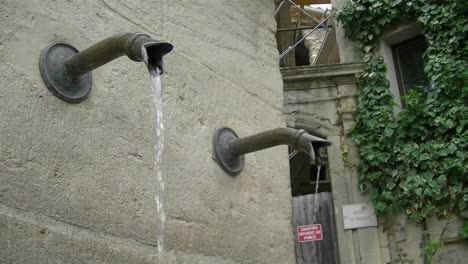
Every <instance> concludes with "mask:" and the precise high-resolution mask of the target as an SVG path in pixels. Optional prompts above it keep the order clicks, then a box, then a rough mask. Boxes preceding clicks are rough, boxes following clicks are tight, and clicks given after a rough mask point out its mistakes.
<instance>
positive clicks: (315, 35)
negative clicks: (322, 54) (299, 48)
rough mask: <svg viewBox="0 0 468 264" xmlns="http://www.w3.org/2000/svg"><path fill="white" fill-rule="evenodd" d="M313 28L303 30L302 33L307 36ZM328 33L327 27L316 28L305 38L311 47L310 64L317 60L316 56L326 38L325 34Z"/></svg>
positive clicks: (305, 42) (308, 46)
mask: <svg viewBox="0 0 468 264" xmlns="http://www.w3.org/2000/svg"><path fill="white" fill-rule="evenodd" d="M311 31H312V30H311V29H308V30H302V31H301V35H302V37H303V36H306V35H307V34H309V33H310V32H311ZM326 33H327V30H326V29H316V30H315V31H314V32H312V33H311V34H310V35H309V36H307V38H306V39H305V40H304V44H305V46H306V47H307V48H308V49H309V60H310V64H311V65H313V64H314V62H315V58H316V57H317V55H318V53H319V51H320V47H321V45H322V42H323V40H324V39H325V35H326Z"/></svg>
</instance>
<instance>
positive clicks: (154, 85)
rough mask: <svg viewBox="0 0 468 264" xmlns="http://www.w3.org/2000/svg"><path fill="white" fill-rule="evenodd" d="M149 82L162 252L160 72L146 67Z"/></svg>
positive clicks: (163, 217) (162, 193)
mask: <svg viewBox="0 0 468 264" xmlns="http://www.w3.org/2000/svg"><path fill="white" fill-rule="evenodd" d="M148 69H149V73H150V81H151V92H152V97H153V107H154V109H155V112H156V113H155V114H156V120H155V121H156V122H155V133H156V142H155V144H154V153H155V154H154V169H155V170H156V188H157V190H156V196H155V200H156V210H157V212H158V237H157V243H158V251H159V254H161V253H163V251H164V225H165V222H166V212H165V211H164V203H163V201H164V197H163V196H164V180H163V178H162V174H161V168H160V166H161V157H162V151H163V148H164V125H163V113H162V95H161V94H162V86H161V75H160V70H159V69H158V68H157V67H148Z"/></svg>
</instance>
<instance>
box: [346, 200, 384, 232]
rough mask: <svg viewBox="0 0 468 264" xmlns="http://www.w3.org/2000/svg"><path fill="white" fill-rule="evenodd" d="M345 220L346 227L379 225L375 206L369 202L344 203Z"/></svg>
mask: <svg viewBox="0 0 468 264" xmlns="http://www.w3.org/2000/svg"><path fill="white" fill-rule="evenodd" d="M343 220H344V228H345V229H355V228H362V227H370V226H377V216H376V215H375V212H374V207H372V206H371V205H369V204H350V205H343Z"/></svg>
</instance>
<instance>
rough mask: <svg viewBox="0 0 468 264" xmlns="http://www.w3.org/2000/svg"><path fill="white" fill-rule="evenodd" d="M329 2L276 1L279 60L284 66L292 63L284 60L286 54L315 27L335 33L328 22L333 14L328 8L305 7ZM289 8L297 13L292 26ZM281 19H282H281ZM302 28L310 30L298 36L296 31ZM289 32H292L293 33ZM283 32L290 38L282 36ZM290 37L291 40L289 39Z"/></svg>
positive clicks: (312, 0) (298, 31) (306, 0)
mask: <svg viewBox="0 0 468 264" xmlns="http://www.w3.org/2000/svg"><path fill="white" fill-rule="evenodd" d="M329 3H330V0H280V1H278V2H276V11H275V17H276V18H277V20H278V29H277V34H278V35H277V40H278V48H279V51H280V55H279V59H280V61H281V62H283V64H286V66H293V65H291V64H294V63H291V62H289V63H288V62H286V61H285V60H284V59H285V58H286V55H288V54H289V53H290V52H291V51H293V50H295V48H296V47H297V46H298V45H299V44H301V43H302V42H303V41H304V40H305V39H307V37H309V36H310V35H311V34H313V33H314V32H316V30H317V29H325V30H326V31H327V34H335V33H334V31H333V28H332V26H331V24H330V23H329V21H330V20H331V19H330V18H332V17H333V15H334V12H333V11H330V10H328V9H325V10H323V11H322V10H320V11H318V10H317V9H310V8H306V5H309V4H329ZM291 8H292V10H294V11H296V12H297V13H298V16H297V21H296V23H295V24H294V26H292V22H291V13H290V12H291ZM311 11H314V12H315V15H316V16H318V17H316V16H314V15H311V14H310V12H311ZM329 11H330V12H329ZM304 15H305V19H306V20H304V21H303V20H302V18H303V16H304ZM281 19H282V20H283V21H281ZM284 26H286V27H284ZM302 30H311V31H310V32H308V33H307V34H305V35H304V36H302V37H300V35H299V34H298V33H300V32H301V31H302ZM290 32H293V34H291V33H290ZM284 33H286V34H287V35H289V38H290V39H287V37H288V36H286V37H284V35H282V34H284ZM288 33H289V34H288ZM285 39H286V41H285ZM291 39H292V40H293V41H291ZM290 61H291V60H290ZM292 61H293V62H294V59H292ZM288 64H289V65H288Z"/></svg>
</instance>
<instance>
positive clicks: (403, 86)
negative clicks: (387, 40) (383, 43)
mask: <svg viewBox="0 0 468 264" xmlns="http://www.w3.org/2000/svg"><path fill="white" fill-rule="evenodd" d="M392 50H393V60H394V64H395V70H396V74H397V79H398V86H399V89H400V95H401V96H403V95H406V94H408V91H409V90H411V89H418V88H420V87H422V88H423V91H424V90H425V89H424V87H426V86H427V85H428V79H427V76H426V74H425V73H424V61H423V54H424V52H425V51H426V50H427V44H426V41H425V40H424V38H423V37H417V38H413V39H409V40H407V41H404V42H402V43H399V44H397V45H394V46H393V47H392Z"/></svg>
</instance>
